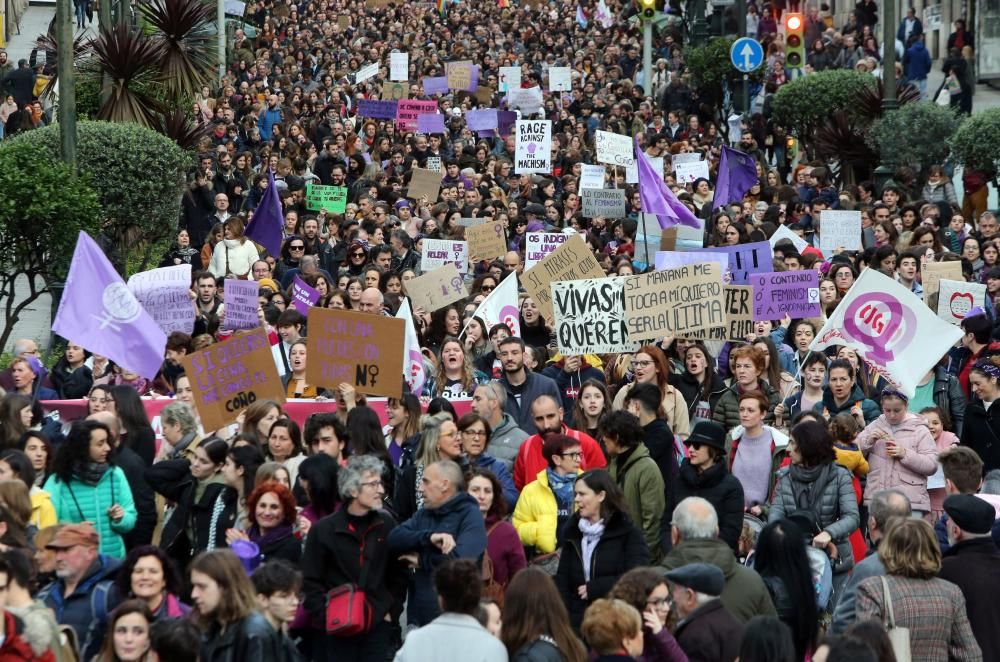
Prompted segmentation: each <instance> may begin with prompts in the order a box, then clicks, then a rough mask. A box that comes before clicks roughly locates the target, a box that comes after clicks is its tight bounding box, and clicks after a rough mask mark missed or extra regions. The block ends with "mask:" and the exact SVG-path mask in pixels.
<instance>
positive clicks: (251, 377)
mask: <svg viewBox="0 0 1000 662" xmlns="http://www.w3.org/2000/svg"><path fill="white" fill-rule="evenodd" d="M249 282H253V281H249ZM181 365H183V366H184V373H185V374H186V375H187V376H188V377H190V378H191V379H190V381H191V392H192V396H193V398H194V406H195V409H197V410H198V415H199V416H200V417H201V424H202V426H203V427H204V429H206V430H218V429H219V428H222V427H225V426H227V425H229V424H230V423H232V422H233V421H235V420H236V417H237V416H239V415H240V412H242V411H243V410H244V409H246V408H247V407H249V406H250V405H251V404H253V403H254V402H257V401H258V400H274V401H275V402H279V403H282V402H284V401H285V389H283V388H282V386H281V378H280V377H279V376H278V369H277V367H276V366H275V364H274V356H273V355H272V354H271V343H270V342H268V339H267V332H266V331H264V329H263V328H257V329H254V330H253V331H244V332H240V333H236V334H235V335H234V336H233V337H232V338H230V339H229V340H227V341H226V342H223V343H217V344H215V345H210V346H209V347H208V348H207V349H204V350H202V351H200V352H194V353H191V354H188V355H187V356H185V357H184V358H183V359H181Z"/></svg>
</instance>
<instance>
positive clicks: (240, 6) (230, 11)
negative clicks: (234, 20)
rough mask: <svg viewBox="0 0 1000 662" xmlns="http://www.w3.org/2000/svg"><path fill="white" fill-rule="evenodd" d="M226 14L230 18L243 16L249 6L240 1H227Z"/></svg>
mask: <svg viewBox="0 0 1000 662" xmlns="http://www.w3.org/2000/svg"><path fill="white" fill-rule="evenodd" d="M225 7H226V14H227V15H229V16H243V14H245V13H246V10H247V4H246V3H245V2H240V0H226V4H225Z"/></svg>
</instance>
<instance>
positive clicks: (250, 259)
mask: <svg viewBox="0 0 1000 662" xmlns="http://www.w3.org/2000/svg"><path fill="white" fill-rule="evenodd" d="M259 259H260V254H259V253H257V247H256V246H255V245H254V243H253V242H252V241H250V240H249V239H244V241H243V243H240V241H239V239H224V240H223V241H220V242H219V243H217V244H216V245H215V250H214V251H213V252H212V260H211V262H209V265H208V270H209V271H211V272H212V275H213V276H215V277H216V278H222V277H223V276H226V275H227V274H233V275H235V276H246V277H249V276H250V269H251V267H253V263H254V262H256V261H257V260H259ZM227 261H228V265H229V267H228V269H227V267H226V264H227Z"/></svg>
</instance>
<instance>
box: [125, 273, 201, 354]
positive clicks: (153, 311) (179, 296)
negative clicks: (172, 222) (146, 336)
mask: <svg viewBox="0 0 1000 662" xmlns="http://www.w3.org/2000/svg"><path fill="white" fill-rule="evenodd" d="M128 289H129V290H130V291H131V292H132V295H133V296H135V298H136V300H137V301H138V302H139V303H140V304H142V307H143V308H145V309H146V312H147V313H149V316H150V317H152V318H153V321H155V322H156V325H157V326H159V327H160V328H161V329H163V333H165V334H167V335H168V336H169V335H170V334H171V333H173V332H174V331H182V332H184V333H191V330H192V329H193V328H194V307H193V306H192V305H191V297H190V292H191V265H190V264H179V265H176V266H173V267H161V268H159V269H151V270H150V271H143V272H141V273H137V274H135V275H133V276H132V277H131V278H129V279H128Z"/></svg>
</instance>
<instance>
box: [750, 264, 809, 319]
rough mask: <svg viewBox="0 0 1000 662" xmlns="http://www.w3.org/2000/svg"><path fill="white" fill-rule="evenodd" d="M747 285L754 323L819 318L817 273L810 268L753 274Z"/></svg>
mask: <svg viewBox="0 0 1000 662" xmlns="http://www.w3.org/2000/svg"><path fill="white" fill-rule="evenodd" d="M750 282H751V283H752V284H753V318H754V320H755V321H761V320H780V319H783V318H784V317H785V315H788V316H789V317H794V318H800V317H819V315H820V312H821V311H820V306H819V274H817V273H816V272H815V271H814V270H812V269H805V270H803V271H772V272H767V273H760V274H754V275H752V276H751V277H750Z"/></svg>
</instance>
